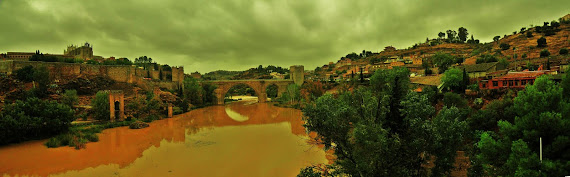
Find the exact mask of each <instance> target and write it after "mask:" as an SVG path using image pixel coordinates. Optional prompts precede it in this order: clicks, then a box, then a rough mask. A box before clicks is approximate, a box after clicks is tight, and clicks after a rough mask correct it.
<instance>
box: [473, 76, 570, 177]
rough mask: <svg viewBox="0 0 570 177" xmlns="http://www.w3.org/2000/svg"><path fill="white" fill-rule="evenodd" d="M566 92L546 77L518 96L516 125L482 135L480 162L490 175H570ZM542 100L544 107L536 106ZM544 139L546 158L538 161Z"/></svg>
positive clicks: (503, 125)
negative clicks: (564, 94)
mask: <svg viewBox="0 0 570 177" xmlns="http://www.w3.org/2000/svg"><path fill="white" fill-rule="evenodd" d="M562 93H563V89H562V88H560V87H559V86H558V85H557V84H556V83H555V82H554V81H552V80H549V79H548V78H547V77H546V76H542V77H539V78H537V79H536V81H535V83H534V84H533V85H528V86H527V87H526V88H525V90H522V91H520V92H519V93H518V96H517V97H516V98H515V99H514V104H513V107H512V109H513V112H514V113H515V114H516V118H515V119H514V122H512V123H511V122H508V121H499V123H498V127H499V131H498V133H497V134H495V133H493V132H485V133H483V134H481V135H480V140H479V142H478V143H477V145H476V148H477V149H478V151H479V152H478V153H477V155H476V158H477V160H479V161H480V162H481V163H482V167H483V169H484V172H485V173H484V175H486V176H509V175H513V174H514V175H515V176H564V174H568V173H570V163H569V160H570V156H568V154H570V148H568V144H570V139H569V138H568V137H569V136H570V133H569V132H570V126H568V125H569V124H570V119H569V118H568V116H567V113H569V111H570V107H569V103H568V102H567V101H565V100H564V99H562V98H563V95H562ZM536 100H541V102H542V103H543V104H536ZM540 138H541V139H542V147H543V153H542V154H543V159H542V163H541V162H540V160H539V158H538V153H539V146H540V144H539V139H540Z"/></svg>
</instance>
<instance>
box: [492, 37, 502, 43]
mask: <svg viewBox="0 0 570 177" xmlns="http://www.w3.org/2000/svg"><path fill="white" fill-rule="evenodd" d="M499 39H501V36H495V37H493V41H494V42H497V41H499Z"/></svg>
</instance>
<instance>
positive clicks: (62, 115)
mask: <svg viewBox="0 0 570 177" xmlns="http://www.w3.org/2000/svg"><path fill="white" fill-rule="evenodd" d="M73 115H74V112H73V110H71V109H70V108H69V106H67V105H63V104H59V103H57V102H52V101H44V100H41V99H39V98H28V99H26V100H25V101H20V100H18V101H16V102H15V103H13V104H9V105H6V107H5V108H4V110H3V112H2V113H0V130H2V131H0V144H8V143H13V142H21V141H26V140H32V139H41V138H45V137H49V136H53V135H56V134H59V133H61V132H64V131H67V130H68V128H69V126H70V125H71V122H72V121H73V120H75V117H74V116H73Z"/></svg>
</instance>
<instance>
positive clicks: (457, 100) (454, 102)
mask: <svg viewBox="0 0 570 177" xmlns="http://www.w3.org/2000/svg"><path fill="white" fill-rule="evenodd" d="M443 105H445V106H447V107H457V108H466V107H468V104H467V100H465V99H463V98H462V97H461V95H459V94H457V93H452V92H447V93H445V94H443Z"/></svg>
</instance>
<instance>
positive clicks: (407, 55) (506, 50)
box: [312, 22, 570, 79]
mask: <svg viewBox="0 0 570 177" xmlns="http://www.w3.org/2000/svg"><path fill="white" fill-rule="evenodd" d="M513 29H519V30H516V32H514V33H513V34H510V35H498V36H497V37H495V38H497V39H496V40H495V41H493V42H488V43H480V44H479V43H478V40H476V41H477V42H471V43H463V42H453V43H450V42H448V41H446V38H445V37H439V38H435V39H429V38H428V39H427V40H426V42H425V43H418V44H415V45H414V46H412V47H409V48H407V49H395V48H393V47H391V46H388V47H386V48H385V49H384V50H383V51H382V52H380V53H368V55H363V54H366V51H363V53H361V54H360V55H357V54H355V53H352V54H349V55H347V56H345V57H341V59H340V60H338V61H336V62H329V63H328V64H325V65H323V66H320V67H317V68H316V69H315V71H314V72H313V75H312V77H314V78H318V79H329V78H328V77H329V76H335V77H339V76H341V75H345V76H346V75H347V74H350V73H351V72H355V73H357V72H359V71H360V68H362V69H363V71H364V73H366V74H370V73H372V72H373V70H375V69H378V68H391V66H392V65H391V64H389V63H391V62H394V61H395V60H396V59H397V60H398V61H402V62H405V61H404V60H410V61H411V60H414V59H421V60H422V61H423V62H426V61H427V62H430V63H431V64H433V63H432V62H431V60H430V57H431V56H432V55H433V54H435V53H438V52H441V53H448V54H451V55H453V56H455V57H458V58H461V59H464V60H463V63H462V64H463V65H473V64H476V60H477V58H479V57H481V55H493V56H495V57H496V58H497V59H506V60H507V61H510V62H511V64H512V63H513V62H514V61H520V60H521V59H525V60H526V61H521V62H520V63H523V64H525V63H526V62H532V63H535V64H540V63H543V62H545V60H546V59H545V58H541V57H540V52H541V51H542V50H548V51H549V52H550V57H552V58H556V59H562V58H564V56H560V54H559V51H560V49H563V48H566V49H568V48H570V39H569V36H570V23H568V22H555V23H552V22H545V23H544V24H541V25H540V26H533V27H513ZM527 33H531V34H532V35H528V34H527ZM527 35H528V36H527ZM501 36H503V37H501ZM541 37H544V38H546V47H538V46H537V45H538V43H537V40H538V39H540V38H541ZM434 43H435V44H434ZM476 43H477V44H476ZM501 46H503V48H501ZM513 49H515V50H513ZM391 59H392V61H390V60H391ZM418 63H421V62H418ZM409 65H412V64H407V63H406V66H407V67H416V68H420V67H419V66H418V65H415V66H409ZM419 71H421V70H420V69H418V72H419Z"/></svg>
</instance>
